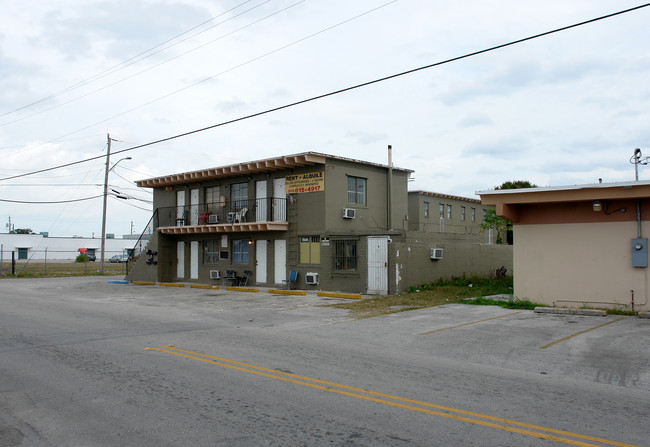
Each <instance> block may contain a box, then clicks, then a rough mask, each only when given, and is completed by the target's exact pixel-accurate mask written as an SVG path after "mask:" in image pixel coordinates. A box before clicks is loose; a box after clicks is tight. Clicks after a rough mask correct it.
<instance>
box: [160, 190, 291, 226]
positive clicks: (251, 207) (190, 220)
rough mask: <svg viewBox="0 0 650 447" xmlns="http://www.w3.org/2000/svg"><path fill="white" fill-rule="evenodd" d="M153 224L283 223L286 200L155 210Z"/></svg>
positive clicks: (225, 202)
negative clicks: (154, 221)
mask: <svg viewBox="0 0 650 447" xmlns="http://www.w3.org/2000/svg"><path fill="white" fill-rule="evenodd" d="M157 214H158V215H157V219H158V221H157V222H156V227H183V226H189V225H191V226H196V225H222V224H238V223H248V222H286V221H287V200H286V199H284V198H281V199H280V198H275V197H267V198H264V199H255V200H234V201H222V202H215V203H201V204H196V205H184V206H170V207H163V208H158V209H157Z"/></svg>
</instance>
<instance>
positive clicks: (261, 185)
mask: <svg viewBox="0 0 650 447" xmlns="http://www.w3.org/2000/svg"><path fill="white" fill-rule="evenodd" d="M255 199H256V200H255V222H266V221H268V220H269V219H268V218H267V217H266V208H267V206H266V180H260V181H259V182H257V183H255Z"/></svg>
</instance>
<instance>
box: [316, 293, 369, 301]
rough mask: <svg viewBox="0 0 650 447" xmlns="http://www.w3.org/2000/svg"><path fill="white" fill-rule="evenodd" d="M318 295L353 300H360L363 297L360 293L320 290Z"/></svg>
mask: <svg viewBox="0 0 650 447" xmlns="http://www.w3.org/2000/svg"><path fill="white" fill-rule="evenodd" d="M316 296H327V297H330V298H349V299H351V300H360V299H361V298H362V297H361V295H360V294H358V293H335V292H318V293H317V294H316Z"/></svg>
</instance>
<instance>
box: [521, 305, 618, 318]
mask: <svg viewBox="0 0 650 447" xmlns="http://www.w3.org/2000/svg"><path fill="white" fill-rule="evenodd" d="M533 311H534V312H535V313H538V314H555V315H586V316H590V317H604V316H607V311H605V310H599V309H568V308H566V307H536V308H535V309H533Z"/></svg>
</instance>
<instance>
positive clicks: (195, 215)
mask: <svg viewBox="0 0 650 447" xmlns="http://www.w3.org/2000/svg"><path fill="white" fill-rule="evenodd" d="M198 224H199V190H198V189H192V190H190V225H198Z"/></svg>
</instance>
